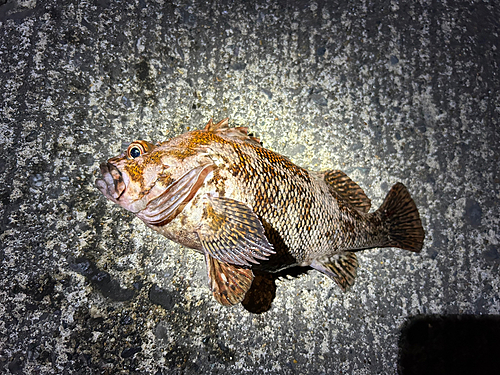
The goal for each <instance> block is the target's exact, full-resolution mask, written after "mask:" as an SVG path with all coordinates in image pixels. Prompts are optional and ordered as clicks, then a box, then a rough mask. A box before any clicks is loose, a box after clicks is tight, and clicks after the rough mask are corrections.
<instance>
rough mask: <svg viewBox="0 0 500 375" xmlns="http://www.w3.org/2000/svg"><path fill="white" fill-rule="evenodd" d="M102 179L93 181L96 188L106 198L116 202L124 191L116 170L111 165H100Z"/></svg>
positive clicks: (119, 175) (120, 177) (120, 176)
mask: <svg viewBox="0 0 500 375" xmlns="http://www.w3.org/2000/svg"><path fill="white" fill-rule="evenodd" d="M100 168H101V175H102V179H97V180H96V181H95V185H96V187H97V188H98V189H99V190H100V191H101V193H103V194H104V196H106V197H107V198H109V199H111V200H112V201H113V202H117V201H118V199H120V197H121V195H122V194H123V192H124V191H125V187H126V186H125V182H123V177H122V174H121V172H120V170H119V169H118V168H116V167H115V166H114V165H113V164H111V163H102V164H101V165H100Z"/></svg>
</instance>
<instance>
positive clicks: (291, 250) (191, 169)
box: [96, 119, 424, 305]
mask: <svg viewBox="0 0 500 375" xmlns="http://www.w3.org/2000/svg"><path fill="white" fill-rule="evenodd" d="M101 173H102V178H101V179H98V180H97V181H96V185H97V187H98V188H99V190H101V192H102V193H103V194H104V195H105V196H106V197H107V198H108V199H110V200H112V201H113V202H115V203H117V204H119V205H120V206H122V207H124V208H125V209H127V210H129V211H131V212H133V213H134V214H136V215H137V217H139V218H140V219H141V220H142V221H144V222H145V223H146V224H147V225H148V226H149V227H150V228H152V229H154V230H156V231H157V232H159V233H161V234H163V235H164V236H166V237H167V238H169V239H171V240H172V241H175V242H178V243H180V244H182V245H184V246H186V247H189V248H192V249H194V250H197V251H199V252H201V253H203V254H204V255H205V260H206V264H207V270H208V276H209V281H210V288H211V290H212V292H213V294H214V297H215V298H216V299H217V301H219V302H220V303H222V304H224V305H234V304H236V303H239V302H241V301H242V300H243V298H244V297H245V294H246V293H247V291H248V290H249V288H250V286H251V284H252V280H253V278H254V274H253V271H252V270H262V271H267V272H277V271H280V270H283V269H286V268H289V267H294V266H301V267H308V266H310V267H312V268H314V269H316V270H318V271H320V272H323V273H324V274H326V275H327V276H329V277H330V278H332V279H333V280H335V281H336V282H337V284H338V285H339V286H340V287H341V288H342V289H343V290H346V289H347V288H348V287H350V286H351V285H353V283H354V279H355V276H356V269H357V267H358V262H357V258H356V252H357V251H359V250H365V249H371V248H381V247H398V248H401V249H406V250H410V251H414V252H419V251H420V250H421V248H422V244H423V239H424V231H423V228H422V223H421V220H420V216H419V213H418V210H417V208H416V206H415V203H414V202H413V200H412V198H411V197H410V194H409V193H408V191H407V190H406V188H405V187H404V186H403V185H402V184H401V183H398V184H396V185H394V186H393V187H392V189H391V191H390V192H389V193H388V195H387V197H386V198H385V201H384V203H383V204H382V206H381V207H380V208H379V209H378V210H377V211H375V212H372V213H369V210H370V205H371V203H370V200H369V199H368V197H367V196H366V195H365V193H364V192H363V190H362V189H361V188H360V187H359V186H358V185H357V184H356V183H355V182H353V181H352V180H351V179H350V178H349V177H347V176H346V175H345V174H344V173H343V172H341V171H326V172H310V171H307V170H306V169H303V168H300V167H298V166H296V165H295V164H293V163H292V162H291V161H290V160H289V159H287V158H286V157H284V156H282V155H279V154H277V153H275V152H273V151H270V150H268V149H266V148H264V147H262V145H261V144H260V142H259V140H258V139H256V138H254V137H252V136H249V135H248V134H247V128H245V127H237V128H230V127H229V126H228V121H227V119H226V120H223V121H221V122H219V123H217V124H214V123H213V122H212V121H210V122H209V123H208V124H207V125H206V127H205V128H204V129H203V130H195V131H191V132H187V133H185V134H182V135H180V136H178V137H176V138H172V139H170V140H168V141H166V142H163V143H159V144H156V145H153V144H151V143H149V142H146V141H135V142H132V143H131V144H130V146H129V147H128V149H127V151H126V152H125V153H123V154H122V155H120V156H118V157H115V158H111V159H109V160H108V162H106V163H103V164H102V165H101Z"/></svg>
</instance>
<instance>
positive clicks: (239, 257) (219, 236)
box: [198, 197, 274, 266]
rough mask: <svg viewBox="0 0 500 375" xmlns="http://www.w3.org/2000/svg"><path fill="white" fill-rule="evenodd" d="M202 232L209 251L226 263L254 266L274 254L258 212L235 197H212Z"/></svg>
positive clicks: (206, 249)
mask: <svg viewBox="0 0 500 375" xmlns="http://www.w3.org/2000/svg"><path fill="white" fill-rule="evenodd" d="M198 236H199V238H200V241H201V244H202V246H203V250H204V251H205V253H207V254H209V255H210V256H212V257H214V258H216V259H218V260H219V261H220V262H223V263H230V264H235V265H239V266H250V264H251V263H254V264H258V263H259V261H258V260H265V259H267V258H268V257H269V256H270V255H271V254H274V250H273V247H272V245H271V244H270V243H269V242H268V241H267V238H266V235H265V233H264V227H263V226H262V223H261V222H260V220H259V218H258V217H257V215H256V214H255V213H254V212H253V211H252V210H251V209H250V208H249V207H248V206H246V205H245V204H243V203H241V202H238V201H236V200H233V199H228V198H213V197H211V198H208V201H207V203H206V207H205V212H204V220H203V225H202V226H201V227H200V229H199V230H198Z"/></svg>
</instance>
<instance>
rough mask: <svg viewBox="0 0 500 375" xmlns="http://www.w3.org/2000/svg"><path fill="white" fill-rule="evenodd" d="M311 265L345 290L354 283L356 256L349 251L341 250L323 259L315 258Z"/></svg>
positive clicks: (356, 266)
mask: <svg viewBox="0 0 500 375" xmlns="http://www.w3.org/2000/svg"><path fill="white" fill-rule="evenodd" d="M311 267H312V268H314V269H316V270H318V271H320V272H322V273H324V274H325V275H327V276H328V277H329V278H331V279H332V280H334V281H335V282H336V283H337V284H338V285H339V286H340V288H341V289H342V290H343V291H344V292H345V291H347V289H349V288H350V287H351V286H353V285H354V279H355V278H356V271H357V268H358V258H357V257H356V254H354V253H351V252H343V253H339V254H335V255H332V256H330V257H328V258H324V259H315V260H313V262H312V263H311Z"/></svg>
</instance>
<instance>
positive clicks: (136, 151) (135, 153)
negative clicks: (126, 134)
mask: <svg viewBox="0 0 500 375" xmlns="http://www.w3.org/2000/svg"><path fill="white" fill-rule="evenodd" d="M130 156H131V157H132V158H134V159H135V158H138V157H139V156H141V150H140V149H139V147H137V146H134V147H132V148H131V149H130Z"/></svg>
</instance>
